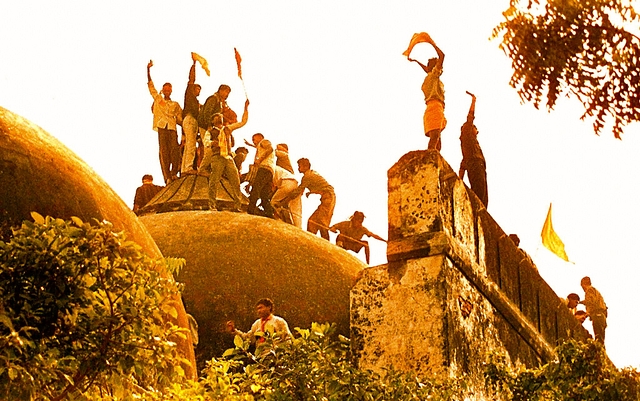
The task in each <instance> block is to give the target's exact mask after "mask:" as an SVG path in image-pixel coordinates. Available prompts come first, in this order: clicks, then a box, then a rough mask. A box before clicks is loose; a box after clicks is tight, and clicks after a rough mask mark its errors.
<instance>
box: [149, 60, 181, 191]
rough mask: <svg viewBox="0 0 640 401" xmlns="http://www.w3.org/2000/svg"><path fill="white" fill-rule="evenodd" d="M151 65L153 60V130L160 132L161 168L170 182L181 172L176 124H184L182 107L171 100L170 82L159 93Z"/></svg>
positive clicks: (167, 181)
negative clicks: (154, 83) (154, 82)
mask: <svg viewBox="0 0 640 401" xmlns="http://www.w3.org/2000/svg"><path fill="white" fill-rule="evenodd" d="M151 67H153V61H149V64H147V80H148V82H147V86H148V87H149V93H150V94H151V96H152V97H153V106H152V111H153V130H154V131H157V132H158V145H159V149H160V168H161V169H162V176H163V177H164V182H165V183H167V184H168V183H169V182H171V181H172V180H174V179H176V178H177V177H178V173H179V172H180V146H179V145H178V131H177V130H176V126H177V125H182V108H181V107H180V105H179V104H178V102H176V101H173V100H171V92H172V87H171V84H170V83H168V82H167V83H165V84H164V85H162V92H161V93H158V91H157V90H156V88H155V86H154V85H153V81H152V80H151Z"/></svg>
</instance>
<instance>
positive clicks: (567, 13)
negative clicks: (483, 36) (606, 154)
mask: <svg viewBox="0 0 640 401" xmlns="http://www.w3.org/2000/svg"><path fill="white" fill-rule="evenodd" d="M521 3H523V2H522V1H521V0H512V1H511V5H510V7H509V9H508V10H507V11H505V12H504V13H503V15H504V17H505V21H504V22H502V23H501V24H500V25H498V26H497V27H496V28H494V31H493V34H492V38H497V37H500V36H501V37H502V43H501V45H500V48H501V49H502V50H503V51H504V52H505V54H506V55H507V56H508V57H509V58H511V60H512V68H513V76H512V77H511V81H510V84H511V86H513V87H514V88H515V89H516V90H517V91H518V94H519V95H520V98H521V99H522V100H523V101H527V102H532V103H533V104H534V106H535V107H536V108H538V107H539V106H540V104H541V102H542V101H543V99H544V98H546V106H547V108H548V109H550V110H551V109H553V108H554V106H555V104H556V102H557V100H558V98H559V97H560V96H565V95H566V96H574V97H577V98H578V100H579V101H580V102H581V103H582V104H583V106H584V108H585V113H584V114H583V116H582V117H581V118H582V119H585V118H587V117H589V118H593V119H594V122H593V128H594V131H595V133H596V134H599V133H600V132H601V131H602V129H603V128H604V126H605V123H607V121H608V120H609V119H612V120H613V133H614V135H615V137H616V138H620V135H621V134H622V129H623V127H624V126H625V125H627V124H629V123H630V122H633V121H640V93H639V92H638V91H637V88H638V86H639V85H640V68H639V67H640V38H639V37H638V36H636V35H634V34H632V33H630V32H629V31H627V30H625V26H631V25H632V24H634V23H635V24H637V23H638V22H640V19H639V17H638V14H636V12H635V10H634V8H633V6H632V2H631V1H630V0H615V1H609V0H592V1H575V0H572V1H567V0H548V1H546V2H543V3H542V4H541V2H540V1H537V0H536V1H527V2H526V3H527V4H526V6H525V5H522V4H521ZM534 3H535V4H534ZM613 21H616V23H614V22H613Z"/></svg>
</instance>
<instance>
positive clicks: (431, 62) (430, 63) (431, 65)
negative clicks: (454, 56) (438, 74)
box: [427, 57, 438, 72]
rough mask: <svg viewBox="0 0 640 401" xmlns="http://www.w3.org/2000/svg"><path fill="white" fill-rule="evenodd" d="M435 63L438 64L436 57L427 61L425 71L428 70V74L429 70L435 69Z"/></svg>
mask: <svg viewBox="0 0 640 401" xmlns="http://www.w3.org/2000/svg"><path fill="white" fill-rule="evenodd" d="M437 63H438V58H437V57H434V58H430V59H429V61H427V69H428V70H429V72H431V70H433V69H434V68H435V67H436V64H437Z"/></svg>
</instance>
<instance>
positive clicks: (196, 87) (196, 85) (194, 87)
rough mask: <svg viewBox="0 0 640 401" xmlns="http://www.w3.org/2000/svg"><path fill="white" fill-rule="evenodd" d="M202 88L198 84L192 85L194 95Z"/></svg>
mask: <svg viewBox="0 0 640 401" xmlns="http://www.w3.org/2000/svg"><path fill="white" fill-rule="evenodd" d="M201 90H202V86H200V84H195V85H193V94H194V95H196V96H200V91H201Z"/></svg>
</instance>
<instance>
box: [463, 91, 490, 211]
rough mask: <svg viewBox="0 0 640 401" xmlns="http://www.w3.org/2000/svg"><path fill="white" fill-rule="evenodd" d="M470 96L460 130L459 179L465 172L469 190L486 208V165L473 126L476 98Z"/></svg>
mask: <svg viewBox="0 0 640 401" xmlns="http://www.w3.org/2000/svg"><path fill="white" fill-rule="evenodd" d="M467 94H468V95H469V96H471V106H470V107H469V113H468V114H467V121H466V122H465V123H464V124H463V125H462V128H460V147H461V148H462V162H460V172H459V173H458V175H459V176H460V179H461V180H462V179H464V173H465V171H466V172H468V175H469V184H470V185H471V190H472V191H473V192H475V194H476V195H477V196H478V198H480V201H481V202H482V204H483V205H484V207H485V208H486V207H487V206H488V205H489V193H488V191H487V163H486V162H485V160H484V155H483V154H482V149H481V148H480V144H479V143H478V128H477V127H476V126H475V125H474V124H473V121H474V119H475V111H476V97H475V95H474V94H472V93H470V92H467Z"/></svg>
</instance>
